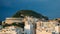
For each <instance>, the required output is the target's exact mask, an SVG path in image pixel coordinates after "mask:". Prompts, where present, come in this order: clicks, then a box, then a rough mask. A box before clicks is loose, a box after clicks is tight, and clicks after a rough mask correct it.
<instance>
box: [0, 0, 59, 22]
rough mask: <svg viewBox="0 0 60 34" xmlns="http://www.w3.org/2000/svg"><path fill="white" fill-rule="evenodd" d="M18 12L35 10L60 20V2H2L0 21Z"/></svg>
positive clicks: (8, 0) (11, 0) (55, 0)
mask: <svg viewBox="0 0 60 34" xmlns="http://www.w3.org/2000/svg"><path fill="white" fill-rule="evenodd" d="M18 10H34V11H36V12H38V13H41V14H43V15H44V16H47V17H48V18H50V19H53V18H60V0H0V21H1V20H4V19H5V18H6V17H10V16H12V15H13V14H15V13H16V12H17V11H18Z"/></svg>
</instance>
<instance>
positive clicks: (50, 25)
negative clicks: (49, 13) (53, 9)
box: [0, 16, 60, 34]
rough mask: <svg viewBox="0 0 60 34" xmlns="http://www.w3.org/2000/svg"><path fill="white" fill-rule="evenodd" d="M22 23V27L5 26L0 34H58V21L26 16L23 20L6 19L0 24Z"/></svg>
mask: <svg viewBox="0 0 60 34" xmlns="http://www.w3.org/2000/svg"><path fill="white" fill-rule="evenodd" d="M6 23H7V24H12V23H16V24H19V23H23V24H24V27H23V28H21V27H18V26H11V25H10V26H7V27H5V28H2V29H1V30H0V33H9V34H60V19H59V18H58V19H54V20H44V19H39V18H34V17H29V16H26V17H24V18H6V20H5V21H4V22H3V23H2V24H3V25H4V24H6Z"/></svg>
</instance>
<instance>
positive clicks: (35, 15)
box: [12, 10, 48, 20]
mask: <svg viewBox="0 0 60 34" xmlns="http://www.w3.org/2000/svg"><path fill="white" fill-rule="evenodd" d="M21 14H22V15H24V16H33V17H36V18H40V19H42V18H44V19H46V20H48V17H46V16H43V15H42V14H40V13H37V12H35V11H33V10H20V11H17V13H16V14H14V15H13V16H12V17H21Z"/></svg>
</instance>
